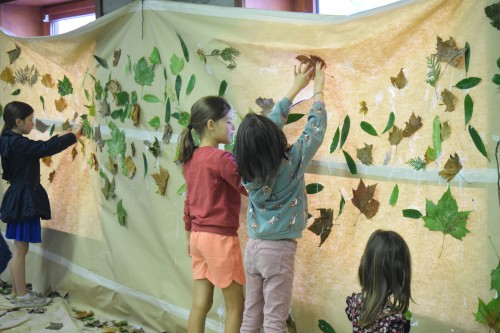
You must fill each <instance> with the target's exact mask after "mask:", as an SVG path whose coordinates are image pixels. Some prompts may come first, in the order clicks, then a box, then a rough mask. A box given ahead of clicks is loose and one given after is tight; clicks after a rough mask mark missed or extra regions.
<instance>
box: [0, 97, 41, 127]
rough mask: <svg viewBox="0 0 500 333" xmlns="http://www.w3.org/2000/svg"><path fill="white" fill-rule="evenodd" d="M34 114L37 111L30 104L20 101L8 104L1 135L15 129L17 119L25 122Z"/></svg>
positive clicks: (5, 109)
mask: <svg viewBox="0 0 500 333" xmlns="http://www.w3.org/2000/svg"><path fill="white" fill-rule="evenodd" d="M33 112H35V111H34V110H33V108H32V107H31V105H29V104H26V103H23V102H19V101H13V102H10V103H8V104H7V105H6V106H5V107H4V109H3V121H4V124H3V128H2V133H1V134H3V132H5V130H11V129H13V128H14V127H15V126H16V119H21V120H24V119H26V117H28V116H29V115H31V114H32V113H33ZM1 134H0V135H1Z"/></svg>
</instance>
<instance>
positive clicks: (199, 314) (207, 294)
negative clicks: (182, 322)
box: [188, 279, 214, 333]
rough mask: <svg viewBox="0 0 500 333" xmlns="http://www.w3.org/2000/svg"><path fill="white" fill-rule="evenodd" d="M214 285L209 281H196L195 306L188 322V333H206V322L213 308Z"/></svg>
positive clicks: (194, 291)
mask: <svg viewBox="0 0 500 333" xmlns="http://www.w3.org/2000/svg"><path fill="white" fill-rule="evenodd" d="M213 297H214V285H213V284H212V282H210V281H208V280H207V279H202V280H194V289H193V305H191V312H190V313H189V320H188V333H205V320H206V318H207V313H208V311H210V309H211V308H212V303H213Z"/></svg>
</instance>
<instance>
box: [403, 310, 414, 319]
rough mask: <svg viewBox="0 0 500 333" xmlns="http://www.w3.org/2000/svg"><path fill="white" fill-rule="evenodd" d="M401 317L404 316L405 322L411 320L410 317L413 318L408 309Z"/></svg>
mask: <svg viewBox="0 0 500 333" xmlns="http://www.w3.org/2000/svg"><path fill="white" fill-rule="evenodd" d="M403 315H404V316H405V318H406V320H411V317H412V316H413V314H412V313H411V311H410V309H408V310H406V312H405V313H404V314H403Z"/></svg>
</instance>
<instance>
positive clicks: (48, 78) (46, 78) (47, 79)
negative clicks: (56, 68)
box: [42, 74, 56, 88]
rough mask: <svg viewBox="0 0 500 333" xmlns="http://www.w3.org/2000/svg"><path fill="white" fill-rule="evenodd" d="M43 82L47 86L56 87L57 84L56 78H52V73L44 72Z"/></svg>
mask: <svg viewBox="0 0 500 333" xmlns="http://www.w3.org/2000/svg"><path fill="white" fill-rule="evenodd" d="M42 84H43V85H44V86H46V87H47V88H54V87H55V86H56V84H55V83H54V80H52V76H50V74H44V75H43V76H42Z"/></svg>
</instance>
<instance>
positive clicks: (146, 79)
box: [134, 57, 155, 87]
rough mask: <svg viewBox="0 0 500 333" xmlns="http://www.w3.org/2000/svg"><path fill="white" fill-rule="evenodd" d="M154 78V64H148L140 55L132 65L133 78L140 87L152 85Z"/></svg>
mask: <svg viewBox="0 0 500 333" xmlns="http://www.w3.org/2000/svg"><path fill="white" fill-rule="evenodd" d="M154 79H155V72H154V65H151V66H148V63H147V62H146V59H145V58H144V57H142V58H141V59H139V60H138V61H137V64H135V65H134V80H135V82H136V83H137V84H139V85H140V86H141V87H144V86H151V85H153V81H154Z"/></svg>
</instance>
